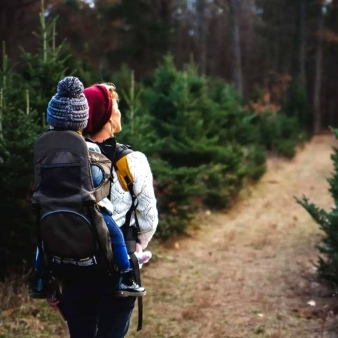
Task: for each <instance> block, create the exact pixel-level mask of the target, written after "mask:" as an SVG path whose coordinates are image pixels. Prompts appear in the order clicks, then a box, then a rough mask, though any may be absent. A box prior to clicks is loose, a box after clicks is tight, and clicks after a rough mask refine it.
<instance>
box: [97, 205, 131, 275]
mask: <svg viewBox="0 0 338 338" xmlns="http://www.w3.org/2000/svg"><path fill="white" fill-rule="evenodd" d="M102 216H103V218H104V220H105V222H106V224H107V227H108V230H109V234H110V240H111V244H112V251H113V255H114V261H115V263H116V265H117V267H118V268H119V270H120V271H124V270H129V269H130V262H129V257H128V251H127V247H126V244H125V242H124V238H123V233H122V231H121V229H120V228H119V227H118V225H117V224H116V223H115V221H114V220H113V219H112V217H111V216H110V215H108V213H107V212H106V211H105V210H102Z"/></svg>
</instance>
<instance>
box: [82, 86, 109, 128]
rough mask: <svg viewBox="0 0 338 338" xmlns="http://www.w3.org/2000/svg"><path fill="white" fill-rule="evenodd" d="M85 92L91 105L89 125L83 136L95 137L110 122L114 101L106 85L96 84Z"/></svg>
mask: <svg viewBox="0 0 338 338" xmlns="http://www.w3.org/2000/svg"><path fill="white" fill-rule="evenodd" d="M83 92H84V94H85V96H86V98H87V100H88V105H89V118H88V124H87V127H86V128H85V129H84V131H83V134H84V135H93V134H96V133H98V132H99V131H100V130H101V129H102V128H103V126H104V125H105V124H106V123H107V122H108V121H109V119H110V117H111V114H112V107H113V100H112V97H111V94H110V93H109V91H108V89H107V87H106V86H104V85H100V84H95V85H93V86H91V87H88V88H86V89H85V90H84V91H83Z"/></svg>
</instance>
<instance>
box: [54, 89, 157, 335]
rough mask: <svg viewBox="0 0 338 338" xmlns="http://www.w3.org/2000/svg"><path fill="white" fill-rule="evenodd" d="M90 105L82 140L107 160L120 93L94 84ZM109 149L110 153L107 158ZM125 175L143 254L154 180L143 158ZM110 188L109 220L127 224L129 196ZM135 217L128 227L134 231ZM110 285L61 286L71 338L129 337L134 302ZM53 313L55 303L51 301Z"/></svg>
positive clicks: (151, 220)
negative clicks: (86, 138) (128, 179)
mask: <svg viewBox="0 0 338 338" xmlns="http://www.w3.org/2000/svg"><path fill="white" fill-rule="evenodd" d="M84 94H85V96H86V98H87V101H88V105H89V119H88V124H87V127H86V128H85V129H84V131H83V133H84V135H86V134H87V135H88V136H89V137H90V139H91V140H93V141H94V142H96V143H97V144H98V145H99V147H100V148H102V149H104V153H105V155H106V156H108V157H110V159H111V160H113V159H114V158H113V157H114V153H115V143H116V141H115V136H114V135H115V134H116V133H119V132H120V131H121V130H122V127H121V113H120V111H119V108H118V94H117V92H116V91H115V86H114V85H112V84H96V85H93V86H91V87H88V88H86V89H85V90H84ZM109 149H112V151H111V152H110V153H109ZM127 163H128V167H129V171H130V173H131V175H132V177H133V191H134V194H135V195H136V197H137V201H138V203H137V207H136V214H137V220H138V224H139V230H140V231H139V236H138V242H139V244H140V247H141V248H142V249H145V248H146V247H147V245H148V243H149V241H150V240H151V238H152V236H153V235H154V233H155V230H156V227H157V223H158V213H157V209H156V199H155V194H154V188H153V178H152V173H151V170H150V166H149V163H148V161H147V158H146V157H145V155H144V154H142V153H140V152H137V151H135V152H131V153H129V154H128V155H127ZM113 176H114V178H115V179H114V181H113V183H112V186H111V194H110V199H111V202H112V203H113V205H114V210H113V215H112V218H113V219H114V220H115V222H116V223H117V225H118V226H120V227H121V226H122V225H123V224H124V223H125V220H126V214H127V212H128V210H129V209H130V207H131V205H132V203H133V202H132V197H131V194H130V193H129V191H125V190H124V189H123V187H122V185H121V183H120V182H119V180H117V179H116V177H117V175H116V172H115V170H114V172H113ZM135 223H136V219H135V216H134V215H133V216H132V217H131V220H130V226H135ZM113 293H114V288H113V286H112V285H111V281H110V280H108V279H107V280H106V279H105V278H93V279H92V278H91V279H88V280H83V279H81V280H73V279H72V280H69V281H65V282H64V283H63V293H62V298H61V304H62V309H63V312H64V314H65V316H66V319H67V323H68V327H69V331H70V337H71V338H87V337H88V338H94V337H95V338H100V337H101V338H103V337H105V338H123V337H125V335H126V334H127V331H128V329H129V324H130V317H131V314H132V311H133V308H134V305H135V297H126V298H114V297H113ZM48 302H49V304H50V305H51V306H52V307H54V308H56V307H57V305H58V301H57V300H55V299H49V300H48Z"/></svg>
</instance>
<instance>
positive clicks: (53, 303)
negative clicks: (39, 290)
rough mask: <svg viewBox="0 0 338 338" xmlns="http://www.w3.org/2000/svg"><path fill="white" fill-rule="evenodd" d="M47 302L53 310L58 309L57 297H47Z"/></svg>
mask: <svg viewBox="0 0 338 338" xmlns="http://www.w3.org/2000/svg"><path fill="white" fill-rule="evenodd" d="M47 303H48V305H49V307H50V308H51V309H52V310H54V311H57V310H59V303H60V301H59V300H58V299H57V298H53V297H52V298H47Z"/></svg>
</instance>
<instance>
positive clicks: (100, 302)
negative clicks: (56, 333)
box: [60, 284, 135, 338]
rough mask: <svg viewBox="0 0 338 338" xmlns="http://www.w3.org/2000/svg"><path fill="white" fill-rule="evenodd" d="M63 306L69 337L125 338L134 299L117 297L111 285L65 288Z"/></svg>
mask: <svg viewBox="0 0 338 338" xmlns="http://www.w3.org/2000/svg"><path fill="white" fill-rule="evenodd" d="M62 289H63V292H62V298H61V302H60V305H62V309H63V312H64V315H65V317H66V319H67V324H68V328H69V333H70V338H124V337H125V336H126V334H127V332H128V329H129V324H130V317H131V314H132V311H133V309H134V305H135V298H134V297H125V298H122V297H121V298H114V297H113V293H114V291H115V290H114V289H113V287H112V285H110V284H104V285H99V284H92V285H90V284H89V285H81V284H77V285H75V284H74V285H67V284H65V285H63V288H62Z"/></svg>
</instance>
